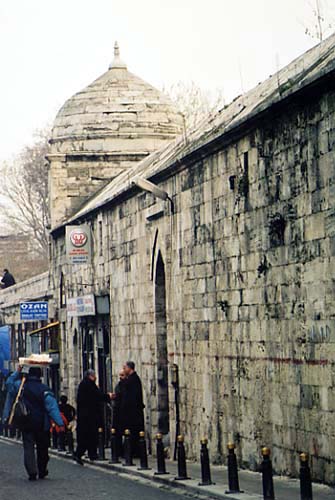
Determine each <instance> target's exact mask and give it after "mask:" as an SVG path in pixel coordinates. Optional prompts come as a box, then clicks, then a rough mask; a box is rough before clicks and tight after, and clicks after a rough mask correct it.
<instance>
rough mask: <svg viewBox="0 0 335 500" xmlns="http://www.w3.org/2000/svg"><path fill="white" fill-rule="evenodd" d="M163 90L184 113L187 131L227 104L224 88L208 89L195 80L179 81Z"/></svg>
mask: <svg viewBox="0 0 335 500" xmlns="http://www.w3.org/2000/svg"><path fill="white" fill-rule="evenodd" d="M163 90H164V91H165V92H166V93H167V94H168V95H169V96H170V97H171V99H172V101H173V102H174V103H175V104H176V106H177V108H178V110H179V111H180V112H181V114H182V115H183V117H184V120H185V129H186V130H187V131H191V130H193V129H194V128H195V127H197V126H198V125H199V124H200V123H201V122H202V121H203V120H204V119H205V118H208V117H210V116H211V115H212V114H214V113H217V112H218V111H219V110H220V109H222V108H223V107H224V105H225V101H224V97H223V92H222V90H220V89H217V90H216V91H206V90H203V89H201V88H200V87H198V86H197V85H196V84H195V83H194V82H189V83H188V82H182V81H179V82H177V83H175V84H174V85H172V86H171V87H169V88H165V89H163Z"/></svg>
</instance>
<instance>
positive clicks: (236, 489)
mask: <svg viewBox="0 0 335 500" xmlns="http://www.w3.org/2000/svg"><path fill="white" fill-rule="evenodd" d="M227 448H228V457H227V464H228V487H229V490H227V491H226V493H243V491H241V490H240V484H239V480H238V469H237V459H236V455H235V445H234V443H228V445H227Z"/></svg>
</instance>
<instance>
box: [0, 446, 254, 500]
mask: <svg viewBox="0 0 335 500" xmlns="http://www.w3.org/2000/svg"><path fill="white" fill-rule="evenodd" d="M0 441H5V442H9V443H14V444H18V445H19V444H22V441H18V440H17V439H12V438H7V437H4V436H0ZM49 454H50V455H51V456H54V457H58V458H63V459H65V460H71V461H72V456H71V455H66V454H65V453H62V452H58V451H56V450H53V449H49ZM83 462H84V464H85V466H87V465H88V466H89V467H90V466H92V465H93V466H94V467H98V468H100V469H104V470H109V471H113V472H116V473H119V474H126V475H128V476H129V477H130V478H131V477H138V478H141V479H145V480H146V481H150V482H153V483H156V484H157V483H158V484H161V485H164V486H167V487H168V488H169V489H178V490H180V492H182V491H184V492H185V493H187V492H188V493H193V494H196V495H197V496H199V497H202V498H207V499H213V500H262V497H261V496H259V495H255V494H252V493H250V494H248V493H234V494H229V493H225V492H224V491H222V488H224V486H223V485H212V486H199V480H195V479H190V480H186V481H176V480H175V478H174V476H173V474H169V475H166V476H157V475H155V474H154V470H153V469H152V470H148V471H141V470H138V468H137V465H135V466H134V467H129V466H124V465H122V464H120V465H119V464H110V463H109V462H108V459H106V460H104V461H101V460H95V461H94V462H93V463H92V462H90V461H89V460H87V459H83Z"/></svg>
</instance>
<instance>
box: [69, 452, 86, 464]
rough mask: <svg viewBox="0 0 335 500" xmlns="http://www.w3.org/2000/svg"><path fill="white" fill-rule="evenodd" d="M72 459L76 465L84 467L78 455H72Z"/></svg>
mask: <svg viewBox="0 0 335 500" xmlns="http://www.w3.org/2000/svg"><path fill="white" fill-rule="evenodd" d="M72 458H73V460H74V461H75V462H77V464H79V465H84V462H83V461H82V459H81V458H80V457H78V455H75V454H73V455H72Z"/></svg>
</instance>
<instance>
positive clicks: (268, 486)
mask: <svg viewBox="0 0 335 500" xmlns="http://www.w3.org/2000/svg"><path fill="white" fill-rule="evenodd" d="M270 453H271V452H270V448H262V457H263V461H262V463H261V472H262V482H263V498H264V500H274V498H275V494H274V489H273V477H272V463H271V459H270Z"/></svg>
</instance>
